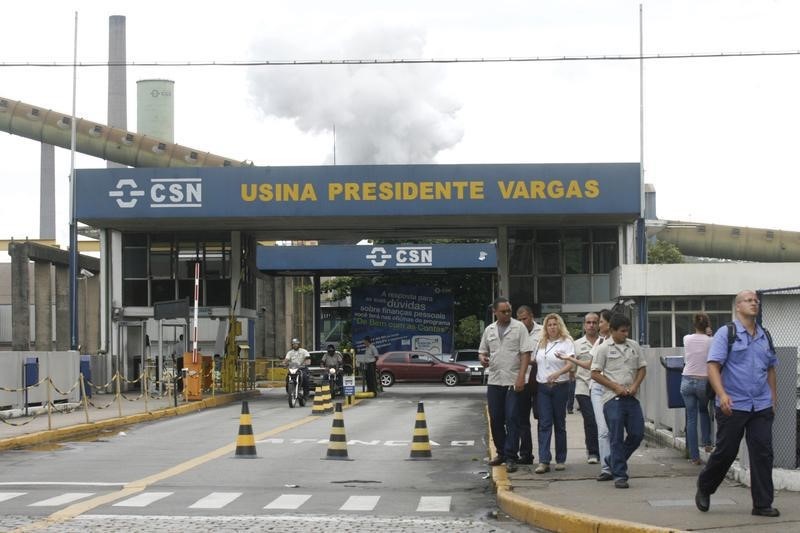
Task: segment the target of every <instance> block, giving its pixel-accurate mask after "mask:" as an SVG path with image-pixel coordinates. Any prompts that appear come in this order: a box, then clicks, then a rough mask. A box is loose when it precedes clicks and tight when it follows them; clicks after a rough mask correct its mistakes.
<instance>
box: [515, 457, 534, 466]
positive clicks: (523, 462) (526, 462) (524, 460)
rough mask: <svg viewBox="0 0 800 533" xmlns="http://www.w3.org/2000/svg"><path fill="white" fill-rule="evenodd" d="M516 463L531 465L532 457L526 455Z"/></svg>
mask: <svg viewBox="0 0 800 533" xmlns="http://www.w3.org/2000/svg"><path fill="white" fill-rule="evenodd" d="M517 464H518V465H532V464H533V457H526V458H525V459H520V460H519V461H517Z"/></svg>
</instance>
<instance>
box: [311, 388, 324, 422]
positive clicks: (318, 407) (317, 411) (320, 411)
mask: <svg viewBox="0 0 800 533" xmlns="http://www.w3.org/2000/svg"><path fill="white" fill-rule="evenodd" d="M311 414H312V415H314V416H322V415H324V414H325V403H324V400H323V398H322V387H319V386H317V387H314V405H313V406H312V407H311Z"/></svg>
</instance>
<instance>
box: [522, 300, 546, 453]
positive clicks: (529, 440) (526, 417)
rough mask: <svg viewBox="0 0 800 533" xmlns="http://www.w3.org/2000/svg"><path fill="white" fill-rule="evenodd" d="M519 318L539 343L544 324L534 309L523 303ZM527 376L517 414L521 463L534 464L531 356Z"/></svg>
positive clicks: (534, 383) (536, 342)
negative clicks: (534, 314)
mask: <svg viewBox="0 0 800 533" xmlns="http://www.w3.org/2000/svg"><path fill="white" fill-rule="evenodd" d="M517 320H519V321H520V322H522V323H523V324H525V327H526V328H527V329H528V335H529V336H530V338H531V342H532V343H533V346H536V345H537V344H538V343H539V338H540V337H541V336H542V326H541V325H540V324H537V323H536V321H535V320H534V316H533V309H531V308H530V307H529V306H527V305H521V306H519V308H518V309H517ZM527 374H528V375H527V376H526V378H525V390H523V391H522V392H520V393H519V399H518V402H517V415H518V420H519V464H522V465H532V464H533V434H532V432H531V411H533V417H534V418H536V419H538V418H539V413H538V410H537V407H536V361H535V360H534V358H533V357H531V360H530V362H529V363H528V372H527Z"/></svg>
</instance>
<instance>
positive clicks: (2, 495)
mask: <svg viewBox="0 0 800 533" xmlns="http://www.w3.org/2000/svg"><path fill="white" fill-rule="evenodd" d="M26 494H28V493H27V492H0V502H4V501H7V500H10V499H12V498H16V497H17V496H24V495H26Z"/></svg>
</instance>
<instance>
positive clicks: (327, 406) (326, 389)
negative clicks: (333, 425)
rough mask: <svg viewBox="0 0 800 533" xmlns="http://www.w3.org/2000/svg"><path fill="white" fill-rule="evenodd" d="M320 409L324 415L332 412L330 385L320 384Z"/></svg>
mask: <svg viewBox="0 0 800 533" xmlns="http://www.w3.org/2000/svg"><path fill="white" fill-rule="evenodd" d="M322 409H323V411H324V414H326V415H327V414H329V413H332V412H333V402H332V401H331V386H330V385H323V386H322Z"/></svg>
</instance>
